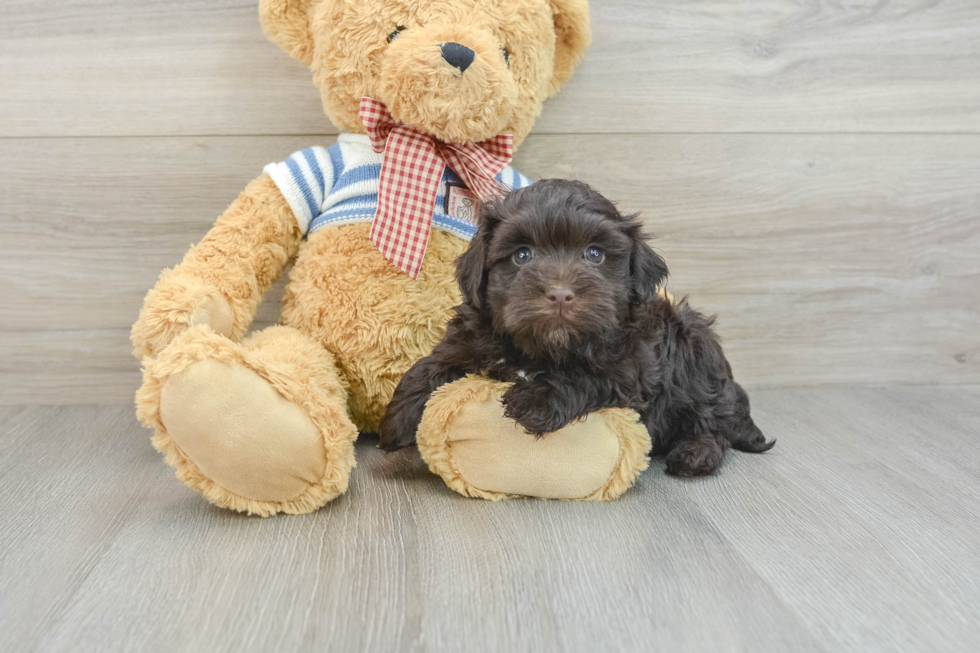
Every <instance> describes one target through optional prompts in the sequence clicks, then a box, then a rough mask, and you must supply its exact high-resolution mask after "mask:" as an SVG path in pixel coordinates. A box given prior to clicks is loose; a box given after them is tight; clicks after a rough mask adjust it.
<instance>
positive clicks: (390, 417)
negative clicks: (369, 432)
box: [378, 408, 418, 451]
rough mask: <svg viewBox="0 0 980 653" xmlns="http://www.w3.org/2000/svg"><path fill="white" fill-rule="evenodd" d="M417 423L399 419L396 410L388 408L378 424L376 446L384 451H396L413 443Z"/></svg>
mask: <svg viewBox="0 0 980 653" xmlns="http://www.w3.org/2000/svg"><path fill="white" fill-rule="evenodd" d="M417 430H418V424H417V423H415V424H412V423H410V420H406V419H401V418H400V417H399V414H398V412H397V411H393V410H391V409H390V408H389V409H388V411H387V412H386V413H385V416H384V417H383V418H382V419H381V424H379V425H378V448H379V449H383V450H384V451H398V450H399V449H404V448H405V447H410V446H412V445H413V444H415V432H416V431H417Z"/></svg>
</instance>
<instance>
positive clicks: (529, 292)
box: [379, 180, 775, 476]
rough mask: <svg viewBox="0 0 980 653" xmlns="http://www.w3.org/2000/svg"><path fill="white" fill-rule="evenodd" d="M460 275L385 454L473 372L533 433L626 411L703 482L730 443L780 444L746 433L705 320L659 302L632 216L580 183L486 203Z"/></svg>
mask: <svg viewBox="0 0 980 653" xmlns="http://www.w3.org/2000/svg"><path fill="white" fill-rule="evenodd" d="M524 259H528V260H526V261H525V260H524ZM600 259H601V260H600ZM456 274H457V279H458V281H459V285H460V288H461V289H462V291H463V296H464V303H463V304H462V305H460V306H458V307H456V316H455V317H454V318H453V319H452V320H451V321H450V322H449V325H448V328H447V331H446V336H445V338H444V339H443V341H442V342H440V343H439V344H438V345H436V347H435V349H434V350H433V352H432V354H431V355H429V356H427V357H425V358H423V359H422V360H420V361H419V362H418V363H416V364H415V366H414V367H412V368H411V369H410V370H409V371H408V373H407V374H406V375H405V376H404V377H403V378H402V380H401V382H400V383H399V384H398V388H397V389H396V390H395V394H394V397H393V398H392V400H391V403H390V404H389V406H388V410H387V412H386V414H385V416H384V418H383V419H382V421H381V426H380V429H379V433H380V438H381V444H380V446H381V448H382V449H386V450H389V451H391V450H395V449H400V448H402V447H407V446H410V445H411V444H413V443H414V442H415V432H416V430H417V429H418V425H419V422H420V421H421V419H422V412H423V410H424V408H425V404H426V402H427V401H428V399H429V397H430V396H431V395H432V393H433V392H434V391H435V390H436V389H437V388H438V387H439V386H441V385H443V384H445V383H450V382H452V381H455V380H456V379H459V378H461V377H463V376H465V375H466V374H469V373H479V372H482V373H485V374H487V375H489V376H490V377H492V378H495V379H500V380H503V381H511V382H513V383H514V385H513V386H512V387H511V388H510V389H509V390H508V391H507V392H506V393H505V394H504V396H503V403H504V406H505V413H506V415H507V416H508V417H511V418H513V419H515V420H517V421H518V422H520V423H521V424H522V425H523V426H524V428H525V429H527V431H528V432H530V433H533V434H535V435H537V436H541V435H543V434H545V433H550V432H552V431H556V430H558V429H560V428H561V427H563V426H565V425H566V424H568V423H569V422H572V421H574V420H577V419H581V418H583V417H585V416H586V415H588V414H589V413H591V412H593V411H595V410H598V409H600V408H605V407H627V408H633V409H635V410H636V411H637V412H638V413H639V414H640V416H641V419H642V420H643V423H644V424H645V425H646V427H647V429H648V430H649V431H650V436H651V437H652V439H653V450H652V451H651V453H652V454H654V455H666V464H667V471H668V472H670V473H672V474H679V475H682V476H695V475H701V474H710V473H712V472H714V471H715V470H716V469H717V468H718V466H719V465H721V462H722V460H723V459H724V457H725V452H726V450H727V449H728V448H729V446H731V447H734V448H736V449H740V450H743V451H752V452H761V451H767V450H768V449H770V448H772V446H773V444H775V441H772V442H767V441H766V439H765V436H763V434H762V432H761V431H760V430H759V429H758V428H757V427H756V425H755V424H754V423H753V421H752V418H751V417H750V415H749V398H748V395H746V394H745V391H744V390H743V389H742V388H741V386H739V385H738V384H737V383H736V382H735V380H734V379H733V378H732V370H731V367H730V366H729V364H728V361H727V360H726V359H725V355H724V353H723V352H722V348H721V345H720V344H719V342H718V338H717V337H716V336H715V334H714V332H713V331H712V330H711V325H712V322H713V320H712V319H711V318H707V317H705V316H703V315H701V314H700V313H698V312H697V311H695V310H694V309H693V308H691V307H690V306H688V304H687V301H686V300H681V301H680V302H678V303H677V304H672V303H671V302H669V301H667V300H666V299H663V298H662V297H661V296H660V295H659V294H658V293H657V288H658V287H660V285H661V284H662V283H663V282H664V281H665V280H666V278H667V266H666V264H665V263H664V261H663V259H662V258H660V256H658V255H657V254H656V253H655V252H654V251H653V250H652V249H651V248H650V246H649V245H647V244H646V242H645V241H644V238H643V235H642V233H641V231H640V226H639V223H638V221H637V219H636V216H624V215H622V214H620V213H619V211H618V210H617V209H616V207H615V205H613V203H612V202H610V201H609V200H607V199H606V198H604V197H603V196H601V195H599V194H598V193H597V192H595V191H594V190H593V189H591V188H590V187H589V186H587V185H585V184H583V183H580V182H573V181H563V180H546V181H540V182H538V183H536V184H534V185H532V186H530V187H528V188H525V189H522V190H518V191H515V192H513V193H510V194H509V195H507V196H506V197H504V198H503V199H501V200H498V201H494V202H490V203H487V204H486V205H485V206H484V207H483V208H482V210H481V216H480V226H479V229H478V231H477V234H476V236H475V237H474V238H473V241H472V243H471V244H470V247H469V249H468V250H467V251H466V252H465V253H464V254H463V255H462V256H461V257H460V258H459V261H457V272H456Z"/></svg>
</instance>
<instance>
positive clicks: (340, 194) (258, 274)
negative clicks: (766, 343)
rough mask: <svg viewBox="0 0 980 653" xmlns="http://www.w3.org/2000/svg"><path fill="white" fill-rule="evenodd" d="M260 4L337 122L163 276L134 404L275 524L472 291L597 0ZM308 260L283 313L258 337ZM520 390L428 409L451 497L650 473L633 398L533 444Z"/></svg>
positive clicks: (149, 307)
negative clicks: (471, 280)
mask: <svg viewBox="0 0 980 653" xmlns="http://www.w3.org/2000/svg"><path fill="white" fill-rule="evenodd" d="M259 15H260V20H261V23H262V27H263V30H264V31H265V33H266V35H267V36H268V38H269V39H270V40H271V41H272V42H273V43H275V44H276V45H278V46H279V47H280V48H281V49H283V50H284V51H285V52H286V53H288V54H289V55H290V56H291V57H293V58H294V59H296V60H298V61H299V62H301V63H303V64H304V65H306V66H307V67H309V69H310V70H311V71H312V73H313V81H314V84H315V85H316V87H317V88H318V89H319V91H320V95H321V98H322V104H323V108H324V110H325V112H326V114H327V116H328V117H329V118H330V120H331V121H332V122H333V123H334V124H335V125H336V126H337V127H338V128H339V130H340V131H341V133H340V135H339V137H338V138H337V142H336V143H335V144H334V145H332V146H330V147H329V148H324V147H318V146H313V147H310V148H308V149H305V150H302V151H300V152H297V153H295V154H293V155H292V156H290V157H288V158H287V159H285V160H284V161H282V162H280V163H273V164H270V165H268V166H266V167H265V169H264V170H263V172H262V174H261V175H259V176H258V177H257V178H256V179H255V180H253V181H252V182H251V183H249V184H248V185H247V187H246V188H245V190H244V191H243V192H242V193H241V195H240V196H239V197H238V198H237V199H236V200H235V201H234V202H233V203H232V204H231V205H230V206H229V208H228V209H227V210H226V211H225V212H224V213H223V214H222V215H221V216H220V217H219V218H218V219H217V221H216V222H215V224H214V226H213V227H212V228H211V229H210V231H208V233H207V234H206V235H205V236H204V237H203V239H202V240H201V241H200V242H199V243H197V244H196V245H194V246H193V247H192V248H191V249H190V251H188V252H187V254H186V255H185V256H184V258H183V261H182V262H181V263H180V264H179V265H177V266H176V267H174V268H173V269H168V270H165V271H163V273H162V274H161V275H160V278H159V280H158V282H157V284H156V286H155V287H154V288H153V289H152V290H150V291H149V293H148V294H147V296H146V299H145V301H144V305H143V308H142V310H141V312H140V315H139V318H138V321H137V322H136V324H135V325H134V326H133V329H132V338H131V339H132V342H133V346H134V354H135V355H136V356H137V357H138V358H139V359H140V360H141V362H142V365H143V384H142V386H141V387H140V389H139V390H138V392H137V395H136V404H137V415H138V417H139V418H140V419H141V421H142V422H143V424H144V425H146V426H147V427H149V428H151V429H153V431H154V436H153V444H154V446H155V447H156V448H157V449H158V450H159V451H160V452H162V453H163V454H164V455H165V456H166V461H167V462H168V463H169V464H170V465H171V466H173V467H175V468H176V473H177V476H178V478H180V479H181V480H182V481H183V482H184V483H186V484H187V485H188V486H190V487H191V488H193V489H195V490H197V491H199V492H200V493H201V494H202V495H203V496H204V497H206V498H207V499H208V500H209V501H211V502H212V503H214V504H216V505H218V506H222V507H226V508H230V509H233V510H238V511H243V512H249V513H253V514H258V515H262V516H269V515H273V514H276V513H289V514H301V513H306V512H311V511H313V510H316V509H318V508H320V507H321V506H323V505H324V504H326V503H327V502H329V501H330V500H332V499H334V498H336V497H337V496H339V495H340V494H342V493H343V492H344V491H345V490H346V488H347V485H348V481H349V478H350V474H351V470H352V468H353V467H354V464H355V460H354V441H355V440H356V438H357V437H358V434H359V432H361V433H370V432H374V431H376V429H377V425H378V422H379V420H380V419H381V417H382V415H383V413H384V409H385V406H386V404H387V402H388V401H389V400H390V398H391V396H392V393H393V392H394V389H395V386H396V385H397V383H398V380H399V379H400V377H401V376H402V375H403V374H404V373H405V371H406V370H408V369H409V367H410V366H411V365H412V364H413V363H414V362H415V361H416V360H418V359H419V358H421V357H422V356H424V355H425V354H427V353H428V352H429V351H430V350H431V349H432V347H433V346H434V345H435V343H437V342H438V341H439V339H440V338H441V336H442V334H443V333H444V329H445V324H446V322H447V320H448V319H449V317H450V316H451V314H452V308H453V306H455V305H456V304H458V303H459V301H460V293H459V289H458V287H457V284H456V280H455V277H454V265H453V264H454V260H455V259H456V258H457V257H458V256H459V255H460V254H461V253H462V252H463V251H464V250H465V248H466V246H467V242H468V240H469V238H470V237H472V235H473V234H474V233H475V230H476V224H475V219H476V218H475V216H476V213H477V212H478V204H479V201H480V200H481V199H484V198H486V197H488V196H490V195H493V194H494V193H500V192H506V190H507V189H510V188H518V187H522V186H525V185H527V184H529V183H530V181H529V180H528V179H527V178H526V177H524V176H523V175H521V174H520V173H518V172H517V171H515V170H514V169H513V168H512V167H511V166H510V165H509V162H510V158H511V156H512V153H513V150H514V148H516V147H517V146H519V145H520V143H521V142H522V141H523V140H524V138H525V137H526V136H527V134H528V132H529V131H530V129H531V127H532V124H533V123H534V120H535V118H536V117H537V116H538V115H539V114H540V112H541V109H542V103H543V102H544V101H545V99H546V98H547V97H549V96H551V95H553V94H554V93H556V92H557V91H558V90H559V88H560V87H561V86H562V84H563V83H564V82H565V80H567V79H568V77H569V76H570V75H571V73H572V71H573V69H574V68H575V66H576V65H577V64H578V62H579V60H580V59H581V57H582V54H583V52H584V50H585V49H586V47H587V46H588V43H589V40H590V32H589V14H588V6H587V2H586V0H454V1H453V2H444V1H442V0H260V3H259ZM290 262H292V263H293V267H292V270H291V272H290V273H289V279H288V284H287V286H286V288H285V293H284V296H283V301H282V308H281V313H280V319H279V323H278V324H277V325H276V326H272V327H269V328H266V329H264V330H262V331H259V332H257V333H254V334H251V335H249V336H248V337H246V332H247V330H248V327H249V324H250V322H251V321H252V318H253V317H254V315H255V312H256V308H257V306H258V304H259V302H260V301H261V299H262V296H263V294H264V293H265V292H266V291H267V290H268V289H269V287H270V286H271V285H272V284H273V283H274V282H275V281H276V279H277V278H278V277H279V276H280V275H281V274H282V273H283V272H284V270H285V268H286V267H287V264H289V263H290ZM503 389H505V387H503V388H502V387H501V385H500V384H499V383H497V382H494V381H490V380H489V379H483V378H478V377H474V378H466V379H461V380H460V381H457V382H456V383H454V384H451V385H450V386H446V387H444V388H443V389H442V390H441V391H440V392H439V393H437V395H436V396H434V397H433V399H432V402H431V404H432V405H431V406H430V407H429V408H430V409H431V410H429V409H427V413H426V417H425V419H424V420H423V425H422V428H420V431H419V447H420V450H421V451H422V453H423V456H424V457H425V459H426V461H427V462H428V463H429V466H430V468H431V469H432V470H433V471H434V472H436V473H437V474H439V475H440V476H442V477H443V479H444V480H445V481H446V483H447V484H448V485H449V486H450V487H451V488H453V489H454V490H456V491H458V492H460V493H462V494H466V495H469V496H478V497H483V498H488V499H498V498H504V497H510V496H516V495H528V496H541V497H550V498H563V499H608V498H612V497H614V496H618V494H620V493H621V492H622V491H623V490H625V488H626V487H628V486H629V484H631V483H632V481H633V479H634V478H635V476H636V474H637V473H639V470H641V469H642V468H643V467H645V464H646V458H645V456H646V451H645V450H643V449H644V446H645V447H646V449H647V450H648V449H649V438H648V436H645V431H644V430H643V429H642V427H638V425H637V423H636V418H635V415H631V414H630V413H629V411H626V412H623V411H619V412H617V411H616V410H612V411H608V412H607V413H605V414H602V415H596V419H594V420H592V419H590V420H589V421H588V423H579V424H574V425H570V426H569V427H566V429H564V430H563V431H562V432H558V433H555V434H552V436H553V437H548V438H545V439H543V440H540V441H537V442H538V444H537V445H535V444H534V443H535V440H534V439H533V438H531V437H530V436H528V435H527V434H526V433H523V431H522V430H521V429H520V428H519V427H518V426H517V425H516V424H514V423H510V422H509V421H508V420H506V419H505V418H504V416H503V411H502V408H501V407H500V406H499V394H500V393H501V392H502V390H503ZM590 417H591V416H590ZM644 437H646V440H644Z"/></svg>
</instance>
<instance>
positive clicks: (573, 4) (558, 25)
mask: <svg viewBox="0 0 980 653" xmlns="http://www.w3.org/2000/svg"><path fill="white" fill-rule="evenodd" d="M550 1H551V13H552V15H553V16H554V20H555V72H554V75H552V77H551V82H550V83H549V84H548V95H549V97H550V96H552V95H554V94H555V93H557V92H558V89H560V88H561V87H562V85H563V84H564V83H565V82H566V81H567V80H568V78H569V77H571V76H572V71H574V70H575V66H577V65H578V63H579V62H580V61H581V60H582V55H584V54H585V51H586V50H587V49H588V47H589V43H591V42H592V29H591V28H590V27H589V3H588V0H550Z"/></svg>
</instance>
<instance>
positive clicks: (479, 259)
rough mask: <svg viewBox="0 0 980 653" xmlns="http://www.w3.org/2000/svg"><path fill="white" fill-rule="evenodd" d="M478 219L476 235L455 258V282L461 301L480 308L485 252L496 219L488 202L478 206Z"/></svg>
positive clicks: (485, 284) (484, 270)
mask: <svg viewBox="0 0 980 653" xmlns="http://www.w3.org/2000/svg"><path fill="white" fill-rule="evenodd" d="M479 210H480V219H479V224H478V226H477V228H476V235H474V236H473V240H471V241H470V246H469V247H468V248H467V249H466V251H465V252H463V253H462V254H461V255H460V257H459V258H458V259H456V283H458V284H459V289H460V291H461V292H462V293H463V301H464V302H465V303H467V304H469V305H470V306H472V307H473V308H475V309H477V310H482V308H483V305H484V302H485V300H486V292H487V273H488V270H487V253H488V252H489V250H490V240H491V239H492V238H493V229H494V227H495V226H496V224H497V222H498V220H497V218H496V216H495V215H494V212H493V211H494V210H493V208H492V207H491V206H490V205H489V204H483V205H482V206H480V209H479Z"/></svg>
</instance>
